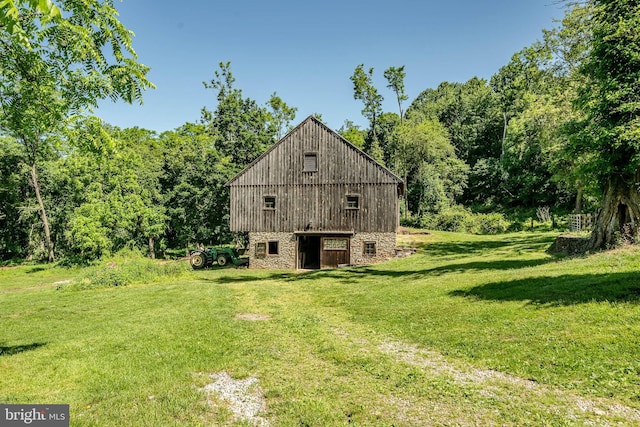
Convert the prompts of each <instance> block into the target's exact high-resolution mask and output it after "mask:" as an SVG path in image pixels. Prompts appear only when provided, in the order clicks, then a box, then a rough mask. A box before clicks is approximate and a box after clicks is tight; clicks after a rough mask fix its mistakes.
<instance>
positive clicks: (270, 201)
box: [264, 196, 276, 210]
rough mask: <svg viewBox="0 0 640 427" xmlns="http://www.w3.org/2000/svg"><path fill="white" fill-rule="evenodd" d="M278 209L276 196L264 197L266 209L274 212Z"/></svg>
mask: <svg viewBox="0 0 640 427" xmlns="http://www.w3.org/2000/svg"><path fill="white" fill-rule="evenodd" d="M275 208H276V196H264V209H266V210H273V209H275Z"/></svg>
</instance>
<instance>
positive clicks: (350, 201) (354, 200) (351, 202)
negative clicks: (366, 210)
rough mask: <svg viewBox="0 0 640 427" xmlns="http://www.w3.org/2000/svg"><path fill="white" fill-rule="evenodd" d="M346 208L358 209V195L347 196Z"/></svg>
mask: <svg viewBox="0 0 640 427" xmlns="http://www.w3.org/2000/svg"><path fill="white" fill-rule="evenodd" d="M347 209H360V197H359V196H347Z"/></svg>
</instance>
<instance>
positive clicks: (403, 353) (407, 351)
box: [378, 341, 640, 425]
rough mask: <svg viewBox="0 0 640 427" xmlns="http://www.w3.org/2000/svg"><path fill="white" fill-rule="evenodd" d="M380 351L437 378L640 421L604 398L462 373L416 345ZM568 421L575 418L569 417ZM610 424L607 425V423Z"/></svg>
mask: <svg viewBox="0 0 640 427" xmlns="http://www.w3.org/2000/svg"><path fill="white" fill-rule="evenodd" d="M378 349H379V350H380V351H382V352H383V353H385V354H388V355H390V356H393V357H394V358H395V359H396V360H399V361H402V362H404V363H407V364H409V365H413V366H420V367H422V368H427V369H429V370H431V371H432V372H433V373H434V374H436V375H447V376H449V377H451V378H453V379H454V380H455V381H458V382H466V383H476V384H484V385H485V386H487V387H488V389H489V390H490V389H491V386H490V383H492V382H493V383H495V382H501V383H507V384H511V385H517V386H518V387H522V388H526V389H528V390H530V392H531V393H534V394H537V395H544V394H547V395H553V396H556V397H557V398H558V399H560V400H563V401H565V402H567V403H569V404H570V405H571V406H573V407H574V408H576V409H578V410H579V411H580V412H583V413H586V412H590V413H592V414H595V415H598V416H617V417H620V418H623V419H626V420H628V421H630V422H634V424H635V423H639V422H640V411H639V410H637V409H635V408H631V407H629V406H626V405H622V404H619V403H612V402H608V401H606V400H604V399H597V398H596V399H587V398H584V397H581V396H576V395H573V394H571V393H567V392H564V391H562V390H557V389H553V388H550V387H547V386H544V385H541V384H539V383H537V382H536V381H533V380H529V379H525V378H520V377H516V376H514V375H509V374H505V373H503V372H498V371H494V370H489V369H473V368H471V369H468V370H464V371H463V370H461V369H459V368H457V367H455V366H453V365H451V364H450V363H449V362H447V361H446V360H445V359H444V358H443V357H442V356H441V355H440V354H439V353H436V352H433V351H427V350H423V349H420V348H418V347H416V346H413V345H410V344H407V343H402V342H397V341H384V342H383V343H382V344H380V345H379V346H378ZM568 415H569V418H570V419H571V418H574V417H573V416H572V414H568ZM607 425H608V424H607Z"/></svg>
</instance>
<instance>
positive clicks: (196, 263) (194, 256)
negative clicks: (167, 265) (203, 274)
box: [189, 251, 207, 270]
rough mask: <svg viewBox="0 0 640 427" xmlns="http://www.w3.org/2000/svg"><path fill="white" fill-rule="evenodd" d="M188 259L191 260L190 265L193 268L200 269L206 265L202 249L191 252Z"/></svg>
mask: <svg viewBox="0 0 640 427" xmlns="http://www.w3.org/2000/svg"><path fill="white" fill-rule="evenodd" d="M189 261H190V262H191V267H192V268H193V269H194V270H200V269H201V268H205V267H206V266H207V257H206V256H205V255H204V252H202V251H193V252H191V258H190V259H189Z"/></svg>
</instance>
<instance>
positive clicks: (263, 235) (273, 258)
mask: <svg viewBox="0 0 640 427" xmlns="http://www.w3.org/2000/svg"><path fill="white" fill-rule="evenodd" d="M258 242H267V251H268V242H278V254H277V255H270V254H268V253H267V254H265V255H264V257H258V256H257V254H256V243H258ZM249 248H250V249H249V268H255V269H270V270H295V269H296V267H297V265H296V264H297V263H296V260H297V255H296V248H297V245H296V236H295V235H294V234H293V233H273V232H251V233H249Z"/></svg>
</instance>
